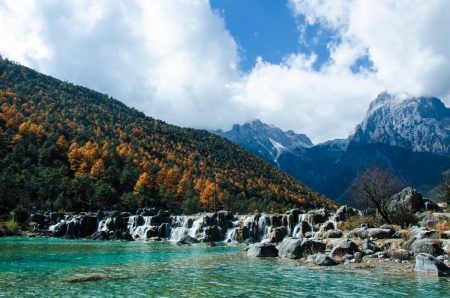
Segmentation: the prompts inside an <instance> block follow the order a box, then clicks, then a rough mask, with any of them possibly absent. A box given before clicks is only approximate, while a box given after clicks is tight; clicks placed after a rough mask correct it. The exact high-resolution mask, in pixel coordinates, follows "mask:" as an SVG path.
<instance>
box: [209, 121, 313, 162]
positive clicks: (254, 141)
mask: <svg viewBox="0 0 450 298" xmlns="http://www.w3.org/2000/svg"><path fill="white" fill-rule="evenodd" d="M216 133H217V134H218V135H221V136H223V137H225V138H227V139H229V140H231V141H232V142H234V143H237V144H239V145H241V146H242V147H244V148H247V149H249V150H251V151H253V152H256V153H257V154H259V155H261V156H262V157H263V158H265V159H266V160H269V161H273V162H274V163H277V161H278V157H279V156H280V155H281V154H282V153H283V152H285V151H289V150H293V149H294V148H298V147H302V148H309V147H311V146H313V143H312V142H311V140H310V139H309V138H308V137H307V136H306V135H304V134H298V133H296V132H294V131H293V130H288V131H283V130H282V129H281V128H279V127H277V126H274V125H269V124H266V123H264V122H262V121H261V120H259V119H255V120H251V121H248V122H246V123H244V124H242V125H240V124H234V125H233V127H232V129H231V130H229V131H222V130H218V131H216Z"/></svg>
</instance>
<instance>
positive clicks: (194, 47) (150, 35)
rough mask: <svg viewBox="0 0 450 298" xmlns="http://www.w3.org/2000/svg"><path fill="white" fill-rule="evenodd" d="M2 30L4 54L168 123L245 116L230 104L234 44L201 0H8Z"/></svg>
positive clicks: (222, 122)
mask: <svg viewBox="0 0 450 298" xmlns="http://www.w3.org/2000/svg"><path fill="white" fill-rule="evenodd" d="M0 36H1V38H2V40H3V41H4V40H5V39H6V40H7V41H8V42H2V43H1V44H0V53H1V54H3V55H4V56H6V57H8V58H10V59H12V60H16V61H19V62H21V63H23V64H25V65H27V66H30V67H33V68H36V69H38V70H39V71H42V72H44V73H48V74H50V75H53V76H55V77H57V78H61V79H64V80H68V81H71V82H75V83H77V84H81V85H84V86H88V87H90V88H93V89H96V90H99V91H101V92H105V93H108V94H110V95H112V96H114V97H116V98H118V99H120V100H122V101H124V102H125V103H126V104H128V105H130V106H134V107H137V108H138V109H140V110H142V111H144V112H145V113H147V114H148V115H151V116H154V117H157V118H160V119H163V120H165V121H168V122H170V123H174V124H178V125H182V126H191V127H201V128H212V127H221V126H228V125H231V123H232V121H233V120H235V121H237V120H239V121H243V120H244V119H245V118H246V116H245V115H241V113H240V112H239V109H233V108H232V107H231V108H229V107H230V106H231V103H230V98H231V97H230V91H229V88H228V85H229V84H231V83H232V82H234V81H236V80H238V79H239V71H238V69H237V65H238V64H239V55H238V51H237V45H236V43H235V41H234V39H233V38H232V37H231V36H230V34H229V33H228V31H227V30H226V28H225V25H224V22H223V20H222V19H221V18H220V17H219V16H218V15H217V14H215V13H214V12H213V11H212V10H211V8H210V6H209V1H207V0H196V1H190V0H178V1H165V0H152V1H143V0H137V1H125V0H122V1H114V3H111V1H107V0H99V1H89V0H73V1H57V0H46V1H36V0H35V1H32V0H24V1H20V0H12V1H8V0H6V1H3V2H2V4H0ZM233 118H234V119H233Z"/></svg>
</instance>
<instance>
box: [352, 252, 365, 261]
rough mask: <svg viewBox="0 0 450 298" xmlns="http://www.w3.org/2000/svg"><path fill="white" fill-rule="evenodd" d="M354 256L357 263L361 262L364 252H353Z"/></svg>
mask: <svg viewBox="0 0 450 298" xmlns="http://www.w3.org/2000/svg"><path fill="white" fill-rule="evenodd" d="M353 258H354V259H355V263H361V262H362V258H363V254H362V253H361V252H359V251H357V252H355V253H354V254H353Z"/></svg>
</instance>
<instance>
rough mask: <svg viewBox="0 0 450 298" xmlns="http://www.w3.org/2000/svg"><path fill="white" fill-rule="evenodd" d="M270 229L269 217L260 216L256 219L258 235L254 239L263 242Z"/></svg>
mask: <svg viewBox="0 0 450 298" xmlns="http://www.w3.org/2000/svg"><path fill="white" fill-rule="evenodd" d="M271 228H272V225H271V221H270V217H269V216H268V215H266V214H261V217H260V218H259V219H258V235H256V238H257V239H258V240H259V241H264V240H266V239H267V238H268V235H269V233H270V230H271Z"/></svg>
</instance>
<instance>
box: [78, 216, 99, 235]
mask: <svg viewBox="0 0 450 298" xmlns="http://www.w3.org/2000/svg"><path fill="white" fill-rule="evenodd" d="M97 228H98V221H97V216H90V215H86V216H83V217H81V219H80V225H79V236H80V237H83V238H84V237H87V236H89V235H92V234H93V233H94V232H95V231H97Z"/></svg>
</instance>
